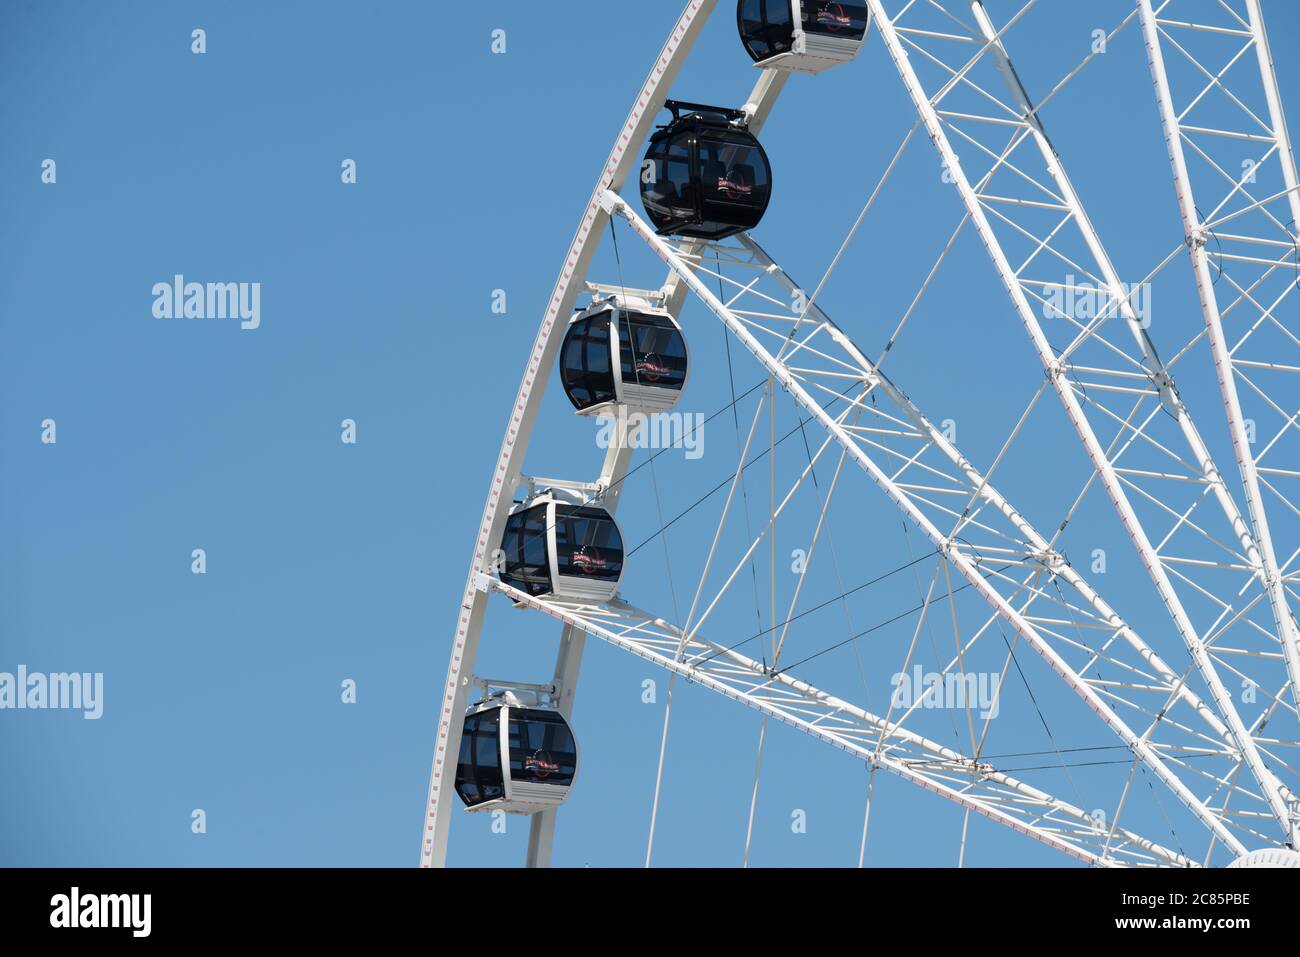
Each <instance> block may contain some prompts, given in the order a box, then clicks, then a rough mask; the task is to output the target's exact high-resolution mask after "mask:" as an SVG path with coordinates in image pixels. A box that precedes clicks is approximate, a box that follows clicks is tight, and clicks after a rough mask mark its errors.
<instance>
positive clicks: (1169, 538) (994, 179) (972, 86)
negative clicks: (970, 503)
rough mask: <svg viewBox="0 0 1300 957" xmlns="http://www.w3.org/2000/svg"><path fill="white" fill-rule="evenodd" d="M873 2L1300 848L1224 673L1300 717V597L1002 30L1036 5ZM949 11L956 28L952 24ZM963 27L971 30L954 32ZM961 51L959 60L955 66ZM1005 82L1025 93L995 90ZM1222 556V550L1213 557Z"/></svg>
mask: <svg viewBox="0 0 1300 957" xmlns="http://www.w3.org/2000/svg"><path fill="white" fill-rule="evenodd" d="M868 3H869V5H870V7H871V10H872V13H873V15H874V17H875V21H876V23H877V27H878V31H879V33H880V35H881V37H882V39H883V40H884V43H885V46H886V48H887V49H888V51H889V54H890V57H891V58H892V60H893V62H894V64H895V66H896V68H897V70H898V72H899V75H900V77H901V78H902V80H903V83H904V86H905V87H906V89H907V92H908V94H909V95H910V97H911V99H912V102H913V105H914V106H915V108H916V110H917V112H918V114H919V115H920V118H921V120H922V122H923V123H924V125H925V127H926V130H927V132H928V133H929V136H930V138H931V140H932V141H933V143H934V144H935V146H936V148H937V149H938V151H939V154H940V156H941V158H942V160H943V163H944V165H945V167H946V169H947V173H948V177H947V178H948V179H950V180H951V181H952V183H953V184H954V186H955V187H956V189H957V190H958V193H959V194H960V196H961V199H962V201H963V203H964V205H965V207H966V210H967V212H968V214H969V216H970V220H971V223H972V224H973V225H974V226H975V228H976V229H977V231H978V232H979V235H980V238H981V240H982V242H983V244H984V246H985V248H986V250H987V251H988V253H989V255H990V257H991V258H992V260H993V263H994V266H995V268H996V270H997V272H998V274H999V277H1000V278H1001V280H1002V282H1003V285H1004V287H1005V288H1006V290H1007V293H1008V295H1009V296H1010V298H1011V301H1012V304H1013V306H1014V307H1015V310H1016V312H1017V314H1018V316H1019V318H1020V320H1021V322H1022V324H1023V325H1024V328H1025V330H1026V332H1027V333H1028V335H1029V338H1030V341H1031V343H1032V345H1033V347H1034V349H1035V351H1036V353H1037V355H1038V357H1039V360H1040V362H1041V363H1042V366H1043V368H1044V370H1045V372H1046V375H1047V377H1048V380H1049V381H1050V383H1051V386H1052V388H1053V391H1055V392H1056V394H1057V396H1058V397H1059V399H1060V401H1061V404H1062V405H1063V407H1064V408H1065V411H1066V413H1067V415H1068V417H1069V419H1070V422H1071V425H1072V426H1073V428H1074V430H1075V432H1076V433H1077V435H1078V437H1079V439H1080V441H1081V442H1082V444H1083V447H1084V449H1085V450H1086V451H1087V453H1088V456H1089V459H1090V461H1091V463H1092V466H1093V468H1094V469H1095V470H1096V473H1097V475H1098V478H1099V480H1100V481H1101V483H1102V485H1103V487H1104V488H1105V490H1106V492H1107V495H1108V496H1109V498H1110V500H1111V502H1112V504H1113V505H1114V508H1115V510H1116V512H1117V514H1118V515H1119V517H1120V519H1121V521H1122V523H1123V525H1124V527H1125V529H1126V531H1127V533H1128V535H1129V538H1130V539H1131V541H1132V543H1133V545H1134V547H1135V548H1136V550H1137V552H1138V554H1139V556H1140V558H1141V560H1142V562H1143V564H1144V566H1145V567H1146V568H1147V571H1148V573H1149V575H1150V577H1151V580H1152V582H1153V584H1154V585H1155V588H1156V590H1157V592H1158V593H1159V595H1160V597H1161V600H1162V602H1163V604H1164V606H1165V608H1166V609H1167V610H1168V613H1169V615H1170V618H1171V620H1172V621H1173V623H1174V625H1175V627H1176V628H1177V630H1178V633H1179V635H1180V636H1181V638H1182V640H1183V642H1184V643H1185V645H1186V647H1187V648H1188V649H1189V651H1190V653H1191V655H1192V657H1193V659H1194V661H1195V663H1196V667H1197V670H1198V672H1199V673H1200V675H1201V678H1202V680H1203V681H1204V683H1205V685H1206V688H1207V690H1208V694H1209V698H1210V701H1211V703H1212V705H1213V707H1214V709H1215V710H1216V711H1217V712H1218V713H1219V714H1220V715H1221V716H1222V717H1223V719H1224V721H1225V723H1226V724H1227V726H1228V728H1229V730H1230V733H1231V737H1232V740H1233V742H1234V745H1235V746H1236V748H1237V749H1238V750H1239V751H1240V753H1241V754H1242V756H1243V759H1244V761H1245V763H1246V765H1247V767H1248V768H1249V769H1250V772H1251V774H1252V775H1253V776H1254V778H1255V780H1256V782H1257V783H1258V785H1259V787H1260V789H1261V792H1262V793H1263V795H1264V797H1265V798H1266V800H1267V802H1268V805H1269V808H1270V810H1271V812H1272V814H1273V816H1274V818H1275V820H1276V826H1277V827H1278V828H1280V831H1281V837H1282V840H1284V841H1286V842H1287V843H1294V842H1295V841H1296V839H1297V833H1300V811H1298V810H1297V809H1296V807H1295V802H1294V800H1292V799H1290V797H1289V795H1287V794H1286V792H1285V790H1284V788H1282V787H1281V786H1279V783H1278V779H1277V776H1276V774H1275V773H1274V770H1273V768H1272V767H1271V766H1270V765H1276V763H1277V762H1276V759H1273V760H1270V759H1269V758H1266V756H1265V755H1264V754H1263V753H1261V750H1260V748H1259V746H1258V744H1257V742H1256V740H1255V738H1254V736H1253V734H1252V731H1251V729H1250V728H1249V727H1248V726H1247V725H1246V723H1245V722H1244V720H1243V719H1242V717H1241V715H1240V713H1239V712H1238V710H1237V708H1236V706H1235V704H1234V700H1233V697H1232V695H1231V694H1230V692H1229V691H1228V689H1227V685H1226V682H1225V680H1224V678H1223V674H1222V673H1221V671H1227V670H1228V669H1231V670H1232V672H1236V673H1242V672H1241V666H1242V665H1244V664H1245V663H1247V662H1248V663H1249V665H1250V666H1252V667H1255V668H1256V669H1258V671H1259V672H1262V674H1261V675H1260V677H1259V678H1258V684H1259V685H1260V686H1261V687H1263V688H1264V689H1265V693H1267V694H1273V695H1275V696H1276V697H1277V698H1278V704H1277V709H1276V710H1277V712H1278V713H1285V712H1289V714H1288V715H1287V717H1288V719H1289V723H1291V724H1293V723H1294V718H1295V716H1296V710H1295V706H1294V703H1293V702H1291V701H1290V700H1289V695H1288V694H1287V692H1286V686H1287V680H1286V677H1285V674H1284V673H1282V672H1283V671H1284V669H1276V668H1275V667H1274V666H1275V663H1277V662H1278V661H1279V659H1280V655H1279V637H1278V636H1279V633H1285V632H1286V630H1287V629H1288V628H1290V627H1291V617H1290V614H1289V611H1288V609H1286V607H1285V605H1283V606H1281V607H1279V606H1278V605H1275V604H1270V602H1269V598H1270V597H1271V593H1270V592H1269V589H1268V571H1267V568H1266V563H1265V560H1264V557H1263V555H1262V553H1261V549H1260V547H1259V544H1258V543H1257V542H1256V540H1255V537H1254V535H1253V533H1252V530H1251V528H1250V526H1249V525H1248V523H1247V522H1246V520H1245V519H1244V517H1243V516H1242V515H1241V513H1240V511H1239V509H1238V507H1237V505H1236V503H1235V501H1234V499H1233V497H1232V495H1231V493H1230V492H1229V490H1228V489H1227V487H1226V485H1225V482H1224V480H1223V478H1222V476H1221V474H1220V472H1219V470H1218V469H1217V467H1216V466H1215V463H1214V461H1213V459H1212V457H1211V455H1210V452H1209V450H1208V448H1207V447H1206V444H1205V442H1204V441H1203V439H1202V438H1201V435H1200V434H1199V432H1198V430H1197V427H1196V425H1195V423H1194V422H1193V421H1192V417H1191V415H1190V413H1189V412H1188V410H1187V408H1186V406H1185V404H1184V403H1183V401H1182V398H1181V397H1180V395H1179V392H1178V390H1177V387H1176V385H1175V383H1174V380H1173V378H1172V376H1171V374H1170V371H1169V369H1168V367H1167V366H1166V365H1165V363H1164V362H1163V361H1162V360H1161V358H1160V356H1159V353H1158V352H1157V350H1156V348H1155V345H1154V343H1153V341H1152V339H1151V337H1150V336H1149V335H1148V332H1147V329H1146V327H1145V323H1144V321H1143V320H1142V319H1141V318H1140V317H1139V316H1138V315H1137V312H1136V310H1135V309H1134V307H1133V304H1132V301H1131V300H1132V293H1131V292H1130V291H1129V290H1128V289H1126V287H1125V286H1124V284H1123V283H1122V282H1121V280H1120V278H1119V274H1118V273H1117V271H1116V269H1115V267H1114V265H1113V264H1112V262H1111V260H1110V258H1109V256H1108V254H1107V253H1106V250H1105V248H1104V246H1103V245H1102V243H1101V240H1100V238H1099V236H1098V234H1097V231H1096V230H1095V229H1094V227H1093V225H1092V223H1091V222H1090V220H1089V218H1088V216H1087V214H1086V213H1085V211H1084V208H1083V205H1082V203H1081V201H1080V199H1079V197H1078V195H1077V194H1076V193H1075V191H1074V188H1073V186H1072V184H1071V182H1070V180H1069V177H1068V176H1067V174H1066V172H1065V169H1064V166H1063V164H1062V162H1061V159H1060V157H1059V156H1058V155H1057V153H1056V151H1055V149H1054V148H1053V146H1052V144H1051V142H1050V140H1049V139H1048V137H1047V135H1046V132H1045V131H1044V128H1043V125H1042V123H1041V120H1040V117H1039V115H1038V112H1037V109H1036V108H1035V107H1034V106H1033V105H1032V104H1031V103H1030V101H1029V98H1028V96H1027V94H1026V93H1025V91H1024V89H1023V87H1022V86H1021V85H1020V82H1019V78H1018V77H1017V76H1016V74H1015V70H1014V68H1013V67H1012V65H1011V63H1010V60H1009V57H1008V55H1007V53H1006V49H1005V45H1004V43H1003V36H1004V34H1005V33H1006V31H1007V30H1008V29H1009V28H1010V27H1011V26H1013V25H1014V24H1015V23H1017V22H1018V21H1019V20H1020V18H1021V17H1022V16H1023V15H1024V13H1025V12H1026V11H1028V10H1029V9H1030V8H1032V7H1033V6H1034V0H1030V2H1029V3H1028V4H1026V6H1025V7H1023V8H1021V10H1020V11H1019V12H1018V13H1017V14H1016V15H1015V17H1013V19H1012V20H1010V21H1009V22H1008V23H1007V24H1006V25H1004V26H1003V27H1001V28H994V26H993V24H992V23H991V22H990V21H989V19H988V16H987V14H986V13H985V11H984V8H983V6H982V5H981V4H980V3H979V2H978V0H974V2H971V3H970V4H969V5H968V6H967V5H965V4H961V5H960V6H964V7H966V9H965V11H964V13H965V14H969V15H970V16H972V17H973V18H974V21H975V22H974V24H971V23H970V22H968V21H967V20H966V19H965V17H964V16H962V15H958V14H956V13H954V12H953V11H952V10H950V9H948V6H947V5H946V4H944V3H941V2H939V0H929V2H919V0H896V2H889V3H886V2H884V0H868ZM891 11H892V12H891ZM936 18H937V23H938V24H942V25H943V26H944V27H945V29H944V30H943V31H941V30H939V29H936V28H935V25H936ZM953 24H956V25H957V27H958V29H959V30H961V31H963V32H962V33H955V32H953ZM955 55H956V56H959V57H960V59H958V60H957V64H958V65H956V66H953V65H952V64H951V63H950V62H949V61H950V60H953V59H954V56H955ZM922 74H924V78H923V77H922ZM995 84H996V86H997V87H998V88H999V89H1001V88H1002V87H1004V86H1005V87H1006V88H1007V91H1008V92H1006V93H1003V94H1002V95H1001V96H999V95H997V94H995V93H993V92H992V91H991V89H990V87H992V86H994V85H995ZM1008 95H1009V98H1010V101H1011V102H1010V103H1008V102H1006V98H1007V97H1008ZM975 183H979V184H980V188H979V189H977V188H976V186H975V185H974V184H975ZM1013 256H1014V257H1015V262H1018V265H1013V258H1012V257H1013ZM1067 271H1068V273H1067ZM1069 276H1078V277H1080V278H1081V280H1082V281H1084V282H1090V283H1092V284H1093V285H1094V287H1095V289H1097V290H1099V291H1100V294H1101V295H1102V297H1103V299H1104V304H1103V306H1102V308H1101V309H1100V310H1098V314H1097V315H1096V316H1093V317H1089V318H1087V319H1081V318H1078V317H1075V316H1074V315H1072V314H1070V313H1068V312H1064V311H1062V310H1060V309H1057V308H1054V306H1053V303H1052V299H1051V295H1052V292H1053V291H1054V290H1059V289H1061V288H1062V287H1065V286H1070V285H1072V281H1071V280H1070V279H1069V278H1068V277H1069ZM1036 304H1037V308H1036ZM1040 311H1041V313H1042V317H1041V318H1040ZM1114 320H1118V322H1116V321H1114ZM1117 325H1119V326H1123V327H1127V329H1128V337H1129V338H1130V339H1131V342H1130V343H1128V344H1125V343H1124V341H1123V337H1124V331H1123V329H1120V330H1119V335H1117V336H1114V337H1112V336H1110V335H1109V334H1110V333H1111V332H1112V331H1113V330H1114V329H1115V327H1116V326H1117ZM1103 435H1106V436H1108V438H1107V439H1105V440H1103V437H1102V436H1103ZM1207 502H1208V504H1207ZM1207 550H1212V551H1213V554H1215V555H1217V556H1218V557H1217V558H1214V557H1208V558H1207V557H1206V555H1207ZM1260 605H1263V606H1264V607H1265V608H1267V609H1268V611H1269V614H1267V615H1265V614H1263V613H1261V612H1260V608H1259V606H1260ZM1229 635H1230V636H1231V638H1230V639H1229V638H1228V636H1229ZM1225 660H1228V661H1229V663H1228V664H1227V665H1225V663H1224V662H1225ZM1271 672H1277V673H1276V674H1273V673H1271ZM1283 696H1286V698H1287V700H1281V699H1282V697H1283ZM1291 737H1292V738H1294V737H1295V736H1294V735H1292V736H1291Z"/></svg>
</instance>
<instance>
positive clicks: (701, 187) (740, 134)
mask: <svg viewBox="0 0 1300 957" xmlns="http://www.w3.org/2000/svg"><path fill="white" fill-rule="evenodd" d="M667 107H668V109H670V110H671V111H672V113H673V120H672V122H670V123H669V124H668V125H667V126H664V127H662V128H660V129H659V130H657V131H656V132H655V133H654V135H652V136H651V137H650V147H649V149H648V150H647V151H646V163H645V167H644V169H645V171H646V172H645V174H643V175H642V177H641V200H642V202H643V203H644V204H645V210H646V215H647V216H649V217H650V221H651V222H652V223H653V224H654V227H655V230H656V231H657V232H658V233H659V235H661V236H687V237H691V238H694V239H722V238H724V237H726V236H731V235H733V234H734V233H738V232H741V231H742V230H747V229H753V228H754V227H755V226H757V225H758V223H759V220H761V219H762V218H763V213H764V212H765V211H766V210H767V204H768V201H769V200H770V199H771V197H772V167H771V164H769V163H768V161H767V154H766V153H764V152H763V147H762V146H761V145H759V142H758V140H757V139H756V138H755V137H754V136H753V135H752V134H751V133H750V132H749V131H748V130H746V129H745V127H744V125H743V124H744V114H743V113H740V112H739V111H737V110H728V109H722V108H719V107H713V106H698V105H696V104H692V103H677V102H675V101H672V100H670V101H669V102H668V103H667ZM684 110H689V111H690V112H687V113H684V114H683V111H684Z"/></svg>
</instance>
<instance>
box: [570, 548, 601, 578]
mask: <svg viewBox="0 0 1300 957" xmlns="http://www.w3.org/2000/svg"><path fill="white" fill-rule="evenodd" d="M606 564H607V563H606V561H605V557H604V556H603V555H601V554H600V552H599V551H597V550H596V549H595V548H593V547H592V546H590V545H584V546H582V547H581V548H580V549H578V550H577V551H576V552H574V553H573V566H574V567H575V568H576V569H578V571H580V572H582V573H583V574H584V575H594V574H596V573H597V572H599V571H604V569H605V565H606Z"/></svg>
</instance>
